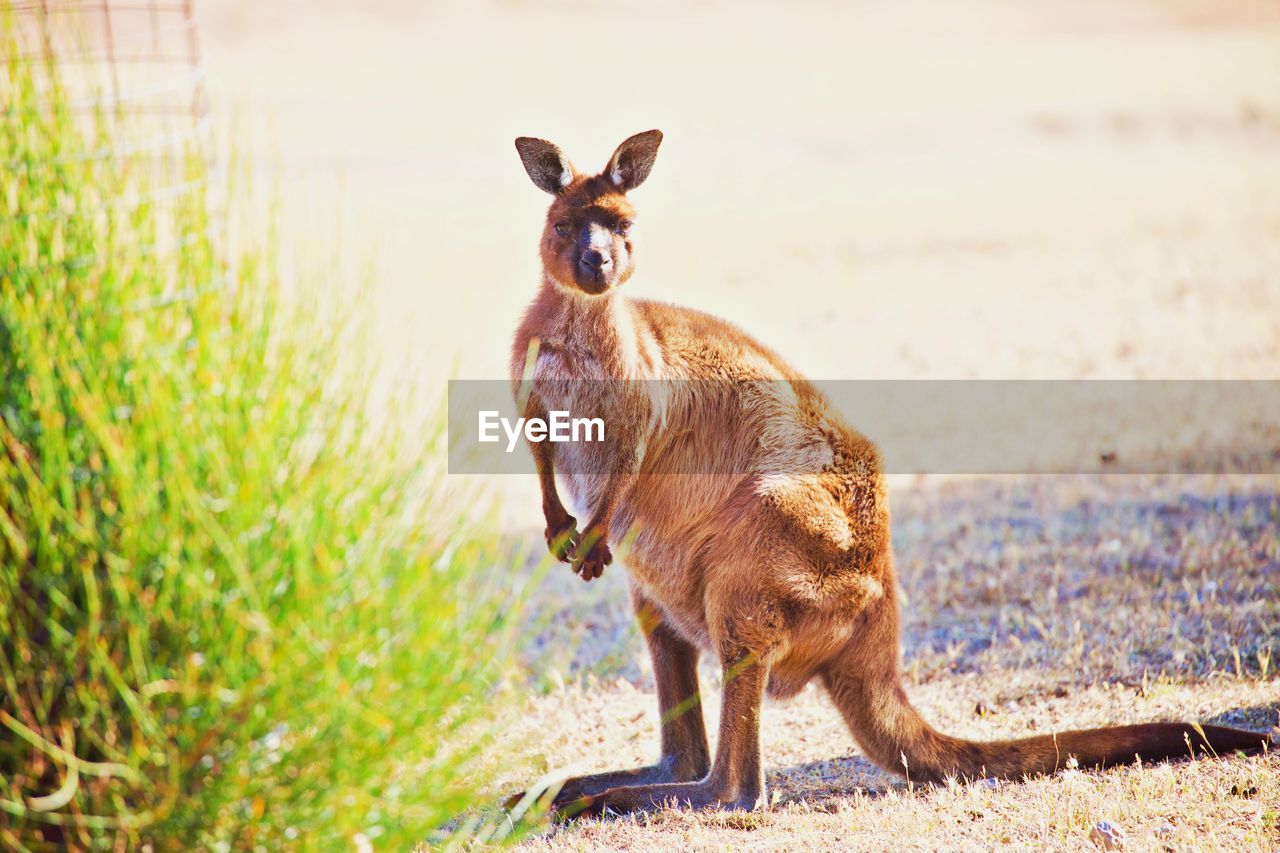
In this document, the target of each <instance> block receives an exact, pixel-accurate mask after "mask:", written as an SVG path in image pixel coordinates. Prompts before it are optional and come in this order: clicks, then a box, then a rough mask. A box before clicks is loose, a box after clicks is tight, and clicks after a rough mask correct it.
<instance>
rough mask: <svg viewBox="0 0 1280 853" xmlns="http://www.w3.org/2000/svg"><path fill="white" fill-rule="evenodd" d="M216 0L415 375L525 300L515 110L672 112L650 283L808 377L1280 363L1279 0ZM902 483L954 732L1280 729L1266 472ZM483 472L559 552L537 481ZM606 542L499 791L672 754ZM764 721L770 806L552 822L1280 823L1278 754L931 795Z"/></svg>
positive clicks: (607, 137) (525, 235)
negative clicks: (415, 358)
mask: <svg viewBox="0 0 1280 853" xmlns="http://www.w3.org/2000/svg"><path fill="white" fill-rule="evenodd" d="M198 5H199V7H200V14H201V23H202V45H203V48H204V51H205V56H206V58H207V61H208V64H209V67H210V69H211V73H212V75H213V76H212V82H213V86H214V92H215V96H216V99H217V101H216V102H217V103H218V104H220V105H222V106H224V107H225V106H228V105H238V108H239V109H240V110H241V111H242V113H243V114H244V116H245V118H246V120H247V121H246V124H247V125H250V126H252V127H254V128H269V129H270V130H269V132H270V135H271V137H272V138H273V139H274V148H275V150H276V151H277V152H278V155H279V157H280V159H281V161H282V162H283V164H284V166H285V170H286V175H287V180H286V182H285V187H284V189H285V202H286V207H287V208H288V209H289V210H292V211H293V212H294V213H295V214H296V215H298V216H299V217H300V218H302V219H304V220H317V221H319V222H320V224H321V225H323V224H324V220H326V219H327V218H328V217H329V215H330V213H331V212H332V210H333V200H334V199H335V198H341V199H342V200H343V201H342V205H343V217H344V219H345V222H346V225H344V228H346V229H348V230H349V231H350V232H351V234H352V236H353V238H354V242H352V244H351V245H353V246H360V245H370V246H372V247H373V256H374V262H375V266H376V271H377V281H378V287H379V293H380V296H379V304H380V307H381V309H382V313H383V315H384V320H385V324H386V325H385V332H384V334H382V335H381V336H380V341H381V343H382V344H383V345H384V346H386V347H387V349H388V350H389V351H392V352H396V353H402V352H413V353H418V354H420V356H421V357H420V359H419V363H420V365H421V367H420V369H421V370H422V371H424V374H425V375H426V376H427V377H428V378H429V380H430V381H431V382H433V383H435V382H438V383H440V384H441V385H443V382H444V380H445V379H446V378H447V377H448V376H450V375H456V376H462V377H468V378H499V377H501V376H502V375H503V372H504V368H503V365H504V361H505V353H506V347H507V340H508V336H509V334H510V331H511V329H512V327H513V325H514V323H515V321H516V318H517V317H518V315H519V312H520V310H521V308H522V306H523V305H524V304H525V302H526V301H527V300H528V299H529V297H530V296H531V294H532V292H533V289H534V286H535V282H536V277H537V268H536V255H535V244H536V240H537V234H538V230H539V228H540V220H541V216H542V211H543V209H544V205H545V198H544V197H543V196H541V194H540V193H538V192H537V191H536V190H535V189H534V188H533V187H532V186H531V185H529V183H528V181H527V179H526V178H525V176H524V174H523V172H522V170H521V169H520V166H519V163H518V161H517V159H516V156H515V152H514V150H513V149H512V146H511V140H512V138H513V137H515V136H517V135H521V134H532V135H540V136H545V137H548V138H551V139H553V140H555V141H557V142H559V143H561V144H562V145H563V146H564V147H565V148H566V150H567V151H568V152H569V153H570V155H571V156H573V157H574V158H575V159H576V161H577V162H578V164H579V165H580V166H583V167H584V168H585V167H590V166H592V165H596V164H599V165H603V163H604V161H605V159H606V158H607V156H608V154H609V153H610V151H611V150H612V149H613V146H614V145H616V143H617V142H618V141H620V140H621V139H622V138H624V137H625V136H627V135H629V134H631V133H633V132H636V131H639V130H642V129H646V128H649V127H660V128H662V129H663V130H664V131H665V133H666V142H665V143H664V147H663V150H662V153H661V155H660V157H659V161H658V164H657V167H656V169H655V171H654V173H653V176H652V177H651V179H650V181H649V183H647V184H646V185H645V186H644V187H643V188H641V189H640V190H638V191H637V192H636V193H635V202H636V204H637V207H638V208H639V212H640V220H639V225H638V240H639V250H638V251H639V253H640V254H639V263H640V271H639V272H638V273H637V275H636V277H635V278H634V279H633V281H632V282H631V283H630V284H629V285H628V287H629V288H631V289H632V290H633V291H634V292H635V293H637V294H643V295H646V296H652V297H657V298H663V299H669V300H673V301H679V302H682V303H685V304H690V305H694V306H696V307H700V308H704V309H707V310H711V311H713V312H715V313H718V314H721V315H723V316H726V317H728V318H729V319H731V320H733V321H735V322H737V323H739V324H741V325H742V326H744V327H745V328H747V329H748V330H749V331H751V332H753V333H754V334H756V335H758V336H759V337H761V338H762V339H764V340H765V341H767V342H768V343H769V344H771V345H772V346H774V347H775V348H776V349H778V350H779V351H780V352H782V353H783V354H784V355H785V356H786V357H787V358H788V359H790V360H791V361H792V362H793V363H794V364H795V365H796V366H797V367H799V368H800V369H801V370H803V371H805V372H806V373H808V374H809V375H811V376H815V377H818V378H823V379H841V378H903V379H914V378H983V379H998V378H1153V377H1168V378H1274V377H1277V375H1280V6H1277V5H1276V4H1275V3H1274V2H1262V0H1259V2H1235V0H1233V2H1222V0H1123V1H1122V2H1116V1H1115V0H1108V2H1103V1H1102V0H1093V2H1086V3H1069V2H1065V0H1040V2H1028V3H1012V2H1003V1H1002V0H966V2H943V0H932V1H931V2H928V1H927V0H912V2H905V3H888V2H861V3H856V4H837V3H824V2H816V0H806V2H798V3H786V4H784V3H777V2H746V3H728V2H723V1H722V0H703V2H695V3H684V2H680V3H677V2H663V3H658V4H653V5H652V6H649V5H646V7H645V11H644V12H643V13H641V12H639V11H638V10H637V8H635V7H633V6H618V5H616V4H605V3H593V2H586V1H585V0H564V2H556V3H539V4H534V3H528V2H516V0H509V2H476V3H467V4H457V5H446V4H443V3H427V4H407V3H404V2H400V0H386V2H374V3H367V4H360V5H358V6H357V5H356V4H337V3H326V4H316V3H305V4H304V3H301V2H288V3H272V4H251V3H248V2H245V0H221V2H220V1H219V0H209V2H203V3H200V4H198ZM255 132H260V131H255ZM356 251H359V250H356ZM850 415H851V418H852V419H853V421H854V422H855V423H856V422H857V418H856V413H850ZM895 485H896V486H899V487H898V488H895V494H894V499H893V502H894V511H895V519H896V523H897V529H896V531H895V548H896V550H897V553H898V558H899V562H900V565H901V575H902V577H903V583H904V586H905V591H906V601H907V604H906V638H905V646H906V657H907V664H908V669H909V672H910V674H911V682H910V684H909V686H908V689H909V693H910V694H911V696H912V697H913V699H914V700H915V701H916V702H917V703H918V704H919V705H920V707H921V709H922V710H923V711H924V713H925V714H926V715H927V716H928V717H929V718H930V719H932V720H934V721H936V723H937V724H938V725H940V726H941V727H943V728H945V729H947V730H949V731H953V732H956V733H962V734H966V735H971V736H975V737H998V736H1002V735H1010V734H1017V733H1022V732H1027V731H1032V730H1038V729H1043V728H1048V727H1070V726H1077V725H1088V724H1095V723H1101V722H1106V721H1113V722H1121V721H1138V720H1145V719H1153V718H1160V717H1171V716H1189V717H1193V718H1204V719H1215V718H1220V719H1229V720H1232V721H1237V722H1245V723H1249V724H1251V725H1254V726H1257V727H1266V726H1273V725H1276V724H1277V722H1280V719H1278V717H1277V713H1278V712H1280V686H1278V683H1277V681H1276V679H1275V676H1274V671H1275V669H1276V666H1273V665H1271V664H1270V662H1269V659H1268V658H1267V655H1269V654H1272V653H1273V652H1276V651H1280V623H1278V621H1277V620H1278V618H1280V614H1278V611H1277V607H1278V604H1277V593H1276V589H1277V586H1278V585H1280V580H1278V578H1280V544H1277V537H1276V531H1277V528H1278V527H1280V509H1278V504H1277V498H1276V495H1277V493H1280V483H1278V482H1277V481H1276V480H1275V478H1265V477H1253V478H1249V477H1232V478H1212V477H1180V478H1159V477H1113V478H1107V477H1055V478H1030V477H1011V478H1001V479H995V480H980V481H959V482H955V481H945V480H939V479H938V478H923V479H919V480H910V481H906V482H903V483H901V484H895ZM459 486H460V487H465V488H475V487H479V488H483V489H486V490H488V491H489V493H490V494H493V495H496V496H497V497H498V499H499V500H500V501H501V504H502V507H503V511H504V513H505V517H506V518H508V519H510V520H511V524H510V526H509V528H508V529H509V530H510V531H511V533H512V535H515V536H517V537H520V538H521V539H522V540H524V541H526V542H529V543H530V544H531V545H533V544H535V543H536V532H535V531H536V529H537V528H538V527H539V526H540V520H539V519H538V518H537V510H536V507H537V503H536V499H535V498H533V496H532V488H531V485H530V484H529V483H528V482H527V481H524V480H518V481H517V480H511V479H508V480H504V481H500V482H494V483H482V482H475V481H472V480H468V481H466V482H465V483H459ZM620 569H621V567H620V566H614V567H613V568H612V569H611V571H610V572H609V573H608V574H607V575H606V577H605V579H604V581H603V582H602V583H600V584H595V585H592V586H590V587H586V586H582V585H581V584H580V583H577V582H575V581H573V579H572V578H569V577H567V576H566V574H567V570H564V572H562V573H559V574H553V575H552V577H551V579H550V580H549V581H548V582H547V586H546V596H545V598H546V603H545V606H544V608H543V609H542V614H543V615H544V616H545V618H546V619H547V620H548V621H547V623H546V624H544V625H542V626H540V627H539V626H534V627H533V628H531V637H532V638H533V639H531V641H530V645H529V649H528V662H529V664H530V667H531V673H532V678H533V680H534V682H535V685H534V690H533V692H532V693H531V695H530V697H529V699H528V700H527V703H528V704H527V708H526V710H527V715H526V717H525V720H524V723H523V726H524V728H523V729H521V731H522V732H523V733H524V735H525V737H524V738H523V740H524V741H525V743H526V744H527V746H528V754H527V755H525V756H524V757H523V758H522V759H521V760H520V761H519V762H517V763H516V764H514V765H512V766H510V767H508V768H507V772H506V776H505V777H504V781H505V782H506V783H508V784H510V785H520V784H524V783H526V782H528V781H529V780H530V779H532V778H534V777H536V776H537V775H539V774H540V773H542V772H543V771H544V770H546V769H548V768H551V767H570V766H576V767H584V768H591V769H595V768H602V767H606V766H609V765H616V764H618V763H629V762H633V761H636V762H638V761H641V760H647V759H648V758H649V757H650V756H651V754H652V752H653V750H654V748H655V744H656V729H655V709H654V702H653V698H652V695H651V692H652V688H651V682H650V679H649V675H648V674H647V672H646V671H645V668H644V667H645V665H644V663H643V662H642V661H641V660H640V658H639V656H638V654H637V652H638V641H637V639H636V635H635V632H634V630H633V629H631V628H629V627H628V621H627V620H628V616H627V605H626V601H625V595H624V585H623V583H622V572H621V571H620ZM1237 656H1238V662H1237ZM714 675H715V674H714V673H711V672H708V673H707V677H708V684H710V685H711V688H712V689H711V691H710V692H711V693H714V692H715V689H714V688H715V683H714ZM979 701H981V702H982V703H983V705H985V706H986V707H988V708H991V709H993V713H991V714H986V715H981V716H979V715H976V714H975V713H974V709H975V707H976V706H977V704H978V702H979ZM1224 715H1225V716H1224ZM709 716H711V717H712V718H714V713H712V714H710V715H709ZM765 741H766V745H767V754H768V762H769V774H770V784H771V786H772V788H773V790H774V791H775V793H776V795H777V803H776V805H775V807H774V809H773V810H772V811H771V812H770V813H768V814H766V815H740V814H739V815H689V814H685V813H663V814H661V815H658V816H655V817H651V818H641V819H633V820H623V821H611V822H604V823H587V824H584V825H581V826H577V827H572V828H568V829H557V830H549V831H548V832H547V834H545V835H543V836H540V837H539V838H535V839H533V840H531V841H530V842H529V843H530V844H531V845H533V846H538V845H551V846H561V845H564V846H570V847H574V848H589V847H607V848H630V847H644V848H649V849H653V848H660V849H669V848H679V847H691V846H692V847H726V846H732V847H735V848H742V847H750V848H800V847H814V848H827V849H841V848H847V847H861V848H880V847H884V846H887V845H889V844H892V845H894V846H896V847H903V848H931V849H939V848H954V847H970V848H987V847H991V846H995V845H998V844H1002V843H1007V844H1013V845H1017V846H1031V845H1035V846H1049V847H1055V848H1080V847H1086V846H1089V845H1090V844H1091V843H1092V842H1090V841H1089V838H1088V837H1089V832H1090V829H1091V828H1092V827H1093V825H1094V824H1095V823H1096V822H1097V821H1099V820H1110V821H1112V822H1113V823H1115V824H1117V825H1119V826H1121V827H1122V828H1123V829H1124V830H1125V831H1126V832H1127V834H1128V836H1129V841H1128V844H1129V846H1130V847H1136V848H1139V849H1146V848H1151V849H1155V848H1159V847H1168V848H1171V849H1183V848H1186V847H1188V846H1198V847H1205V848H1212V847H1219V848H1227V849H1240V848H1241V847H1255V848H1265V847H1276V846H1280V794H1278V793H1277V792H1280V763H1277V759H1276V758H1275V757H1267V758H1256V759H1250V760H1248V761H1223V762H1203V763H1196V764H1183V765H1178V766H1168V767H1159V768H1141V769H1128V770H1117V771H1112V772H1109V773H1104V774H1081V773H1069V774H1064V775H1063V776H1060V777H1057V778H1054V779H1047V780H1040V781H1036V782H1032V783H1029V784H1025V785H1021V784H1015V785H1007V786H1002V787H999V788H995V789H987V788H969V787H964V788H959V789H956V790H946V789H933V790H920V789H919V788H914V787H912V788H908V787H904V786H903V785H901V784H900V783H898V782H896V781H895V780H894V778H893V777H890V776H887V775H885V774H883V773H881V772H879V771H877V770H875V769H873V768H871V767H870V766H869V765H868V764H867V763H866V762H865V761H864V760H862V759H861V758H860V757H859V756H858V755H857V753H856V751H855V750H854V749H853V747H852V744H851V742H850V740H849V737H848V735H847V733H846V732H844V731H843V729H842V727H841V726H840V724H839V721H838V720H837V719H836V717H835V714H834V712H833V711H831V710H830V709H829V707H828V706H827V705H826V704H825V700H824V699H823V697H822V696H821V695H820V694H819V693H817V692H815V691H814V690H812V689H810V690H809V691H806V692H805V693H803V694H802V695H801V696H800V697H799V698H798V699H796V700H794V701H793V702H791V703H789V704H786V705H779V706H770V707H769V709H768V710H767V712H766V723H765Z"/></svg>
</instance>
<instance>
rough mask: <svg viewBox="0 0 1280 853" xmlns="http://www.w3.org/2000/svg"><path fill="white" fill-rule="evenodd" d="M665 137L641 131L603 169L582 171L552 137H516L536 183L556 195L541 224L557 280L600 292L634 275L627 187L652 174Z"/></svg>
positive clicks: (545, 253) (550, 271) (547, 260)
mask: <svg viewBox="0 0 1280 853" xmlns="http://www.w3.org/2000/svg"><path fill="white" fill-rule="evenodd" d="M661 142H662V132H661V131H657V130H647V131H645V132H644V133H637V134H636V135H635V136H633V137H631V138H630V139H628V140H627V141H625V142H623V143H622V144H621V145H619V146H618V150H617V151H614V152H613V156H612V157H610V158H609V163H608V165H606V166H605V167H604V171H603V172H601V173H600V174H598V175H581V174H579V173H578V171H577V170H576V169H574V168H573V164H572V163H570V162H569V158H568V157H566V156H564V152H562V151H561V150H560V149H559V148H557V147H556V146H555V145H552V144H551V143H550V142H547V141H546V140H544V139H533V138H532V137H528V136H522V137H520V138H519V139H517V140H516V150H517V151H519V152H520V160H521V161H522V162H523V163H524V168H525V171H527V172H528V173H529V177H530V178H531V179H532V180H533V183H534V185H535V186H536V187H538V189H541V190H544V191H546V192H549V193H551V194H552V195H553V196H555V201H553V202H551V207H550V209H548V210H547V222H546V225H545V226H544V227H543V230H542V267H543V269H544V270H545V271H546V274H547V275H548V276H549V277H550V278H551V280H552V281H553V282H554V283H555V284H556V285H558V286H559V287H563V288H567V289H570V290H575V291H579V292H582V293H586V294H590V295H592V296H596V295H599V294H602V293H607V292H608V291H610V290H611V289H613V288H615V287H618V286H620V285H621V284H622V283H623V282H625V281H626V280H627V279H628V278H630V277H631V271H632V269H634V264H633V262H632V250H631V226H632V224H633V222H634V221H635V210H634V209H633V208H632V207H631V203H630V202H629V201H627V193H628V192H629V191H630V190H633V189H635V188H636V187H638V186H640V184H642V183H644V179H645V178H647V177H649V170H650V169H652V168H653V161H654V159H656V158H657V156H658V145H659V144H660V143H661Z"/></svg>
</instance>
